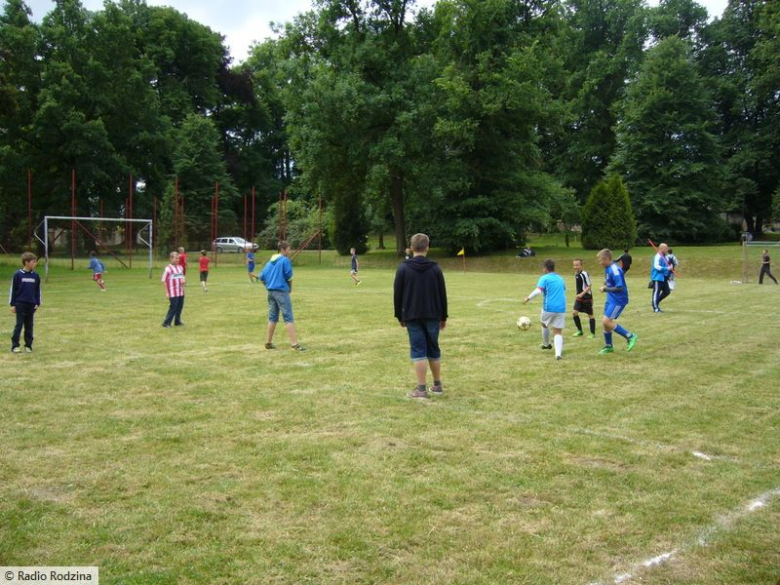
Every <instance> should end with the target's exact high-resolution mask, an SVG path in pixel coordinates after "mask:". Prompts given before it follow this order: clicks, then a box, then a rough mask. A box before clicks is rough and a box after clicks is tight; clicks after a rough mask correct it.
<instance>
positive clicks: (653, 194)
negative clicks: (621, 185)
mask: <svg viewBox="0 0 780 585" xmlns="http://www.w3.org/2000/svg"><path fill="white" fill-rule="evenodd" d="M714 121H715V112H714V108H713V104H712V100H711V99H710V97H709V95H708V94H707V92H706V91H705V89H704V86H703V84H702V82H701V80H700V79H699V76H698V74H697V72H696V66H695V63H694V62H693V60H692V57H691V50H690V46H689V44H688V43H686V42H685V41H683V40H680V39H678V38H677V37H670V38H668V39H664V40H663V41H661V42H660V43H659V44H658V45H657V46H655V47H653V48H652V49H650V50H649V51H648V54H647V56H646V58H645V61H644V63H643V64H642V67H641V69H640V71H639V74H638V76H637V78H636V80H635V81H634V82H633V83H632V84H631V85H630V87H629V89H628V94H627V96H626V100H625V103H624V106H623V116H622V118H621V120H620V123H619V124H618V129H617V135H618V149H617V152H616V153H615V157H614V160H613V164H612V168H613V169H614V170H616V171H618V172H620V173H621V174H622V175H623V176H624V177H625V179H626V183H627V185H628V188H629V191H630V192H631V196H632V202H633V208H634V211H635V212H636V214H637V219H638V222H639V230H640V233H642V235H647V236H651V237H654V238H663V239H672V240H677V241H680V242H701V241H713V240H718V239H720V238H722V237H725V234H726V227H725V224H724V222H723V220H721V219H720V217H719V214H720V213H721V212H722V211H723V210H724V202H723V199H722V197H721V191H720V189H721V183H720V167H719V157H718V155H719V152H718V144H717V139H716V137H715V136H714V135H713V133H712V128H713V123H714Z"/></svg>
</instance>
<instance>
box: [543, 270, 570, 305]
mask: <svg viewBox="0 0 780 585" xmlns="http://www.w3.org/2000/svg"><path fill="white" fill-rule="evenodd" d="M536 287H537V288H538V289H540V290H541V291H542V292H543V293H544V302H543V303H542V310H543V311H547V312H548V313H565V312H566V283H565V282H564V281H563V278H561V276H560V275H558V274H556V273H555V272H549V273H547V274H544V275H542V276H541V277H540V278H539V282H537V283H536Z"/></svg>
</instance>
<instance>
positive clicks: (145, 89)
mask: <svg viewBox="0 0 780 585" xmlns="http://www.w3.org/2000/svg"><path fill="white" fill-rule="evenodd" d="M778 39H780V8H778V3H777V2H771V1H769V0H730V2H729V5H728V7H727V9H726V11H725V13H724V14H723V16H722V17H721V18H717V19H714V20H712V21H710V22H708V20H707V13H706V10H705V9H704V8H702V7H701V6H700V5H698V4H697V3H696V2H694V1H693V0H665V1H662V2H661V3H660V5H659V6H658V7H654V8H650V7H648V6H647V4H646V3H645V2H643V0H598V1H597V0H524V1H522V2H518V1H517V0H440V1H439V2H438V4H436V5H435V7H434V8H432V9H420V10H417V9H416V8H415V6H414V3H413V2H409V1H408V0H318V1H317V2H316V3H315V4H314V8H313V9H312V10H311V11H310V12H307V13H304V14H301V15H299V16H298V17H296V18H295V19H294V21H293V22H291V23H288V24H287V25H285V27H284V29H283V30H281V31H280V36H279V38H278V39H275V40H270V41H265V42H263V43H260V44H258V45H256V46H255V47H254V49H253V51H252V54H251V55H250V57H249V58H248V60H247V61H246V63H243V64H240V65H233V64H232V62H231V58H230V56H229V54H228V52H227V49H226V48H225V45H224V42H223V39H222V37H221V36H220V35H219V34H218V33H216V32H214V31H212V30H211V29H209V28H208V27H207V26H205V25H204V24H201V23H198V22H195V21H193V20H191V19H189V18H188V17H187V16H185V15H183V14H181V13H179V12H177V11H176V10H173V9H171V8H163V7H154V6H148V5H146V4H145V2H144V1H143V0H123V1H121V2H111V1H108V2H106V3H105V5H104V7H103V9H102V10H100V11H97V12H90V11H88V10H85V9H84V8H83V7H82V5H81V4H80V3H79V1H78V0H61V1H58V2H56V3H55V5H54V7H53V8H52V10H51V12H50V13H49V14H47V15H46V16H45V18H43V20H42V22H40V23H35V22H33V21H32V20H31V15H30V11H29V9H28V7H27V5H26V4H25V3H24V1H23V0H6V2H5V3H4V7H3V12H2V14H0V114H1V115H0V244H3V245H4V246H5V247H9V246H11V247H14V248H18V247H21V246H22V245H24V244H25V243H26V241H27V236H28V234H27V221H26V219H27V201H26V194H27V186H28V185H27V177H28V172H29V175H30V176H31V177H32V191H33V208H32V214H33V221H34V222H35V223H37V221H38V219H40V218H41V217H42V216H43V215H44V214H49V215H51V214H68V213H69V212H70V194H71V177H72V172H73V171H75V176H76V185H75V190H76V199H77V202H78V213H79V214H84V215H87V214H88V215H93V216H95V215H97V214H98V213H100V212H101V211H102V212H103V213H104V214H105V215H107V216H122V215H123V214H125V213H126V212H127V210H126V199H127V197H128V190H129V189H128V177H130V176H132V177H133V179H134V181H135V182H136V183H135V185H134V188H135V199H134V207H135V209H134V213H133V215H134V216H135V217H149V216H151V213H152V208H153V207H156V208H157V209H158V211H159V217H160V218H161V222H162V225H161V229H160V232H161V233H162V235H163V236H164V238H167V240H170V239H171V233H172V226H171V225H168V224H170V223H171V218H172V216H173V208H172V205H173V192H174V185H175V183H176V181H177V180H178V182H179V186H180V190H181V195H182V196H183V198H184V202H185V207H186V215H185V217H186V230H187V240H189V242H187V243H191V244H193V245H197V246H205V244H206V240H207V239H208V237H209V236H210V228H211V218H210V213H211V205H210V201H211V195H212V194H213V193H214V191H215V185H216V184H217V183H218V184H219V189H220V215H219V231H220V234H221V235H225V234H226V233H228V232H230V233H231V234H233V233H237V232H238V231H239V227H240V226H241V225H242V218H243V213H244V209H243V196H245V195H246V194H248V193H249V192H250V190H251V189H252V188H253V187H255V188H256V189H257V193H258V199H257V209H258V222H257V225H258V231H260V229H262V227H263V226H267V225H270V224H272V223H273V222H275V221H276V218H275V215H274V214H275V213H277V209H278V207H275V206H273V205H272V203H273V202H274V201H276V200H277V198H278V195H279V193H280V191H281V190H282V189H284V188H288V187H289V188H290V193H291V194H292V195H291V197H293V198H294V200H295V201H298V202H299V203H300V204H301V206H302V208H305V209H315V208H317V209H318V208H319V206H318V201H319V200H320V198H322V200H323V201H324V204H325V207H326V209H327V214H326V217H327V218H328V221H327V222H326V223H327V225H326V229H327V231H328V236H329V241H330V242H331V243H332V244H333V245H334V246H336V248H337V249H338V250H339V251H341V252H345V251H346V250H348V249H349V247H352V246H355V247H357V248H358V249H359V250H362V249H363V248H364V247H365V245H366V241H367V237H366V236H367V234H368V232H369V231H370V230H378V231H381V232H384V233H385V234H392V235H393V238H394V247H395V249H396V251H397V252H398V253H399V254H400V253H401V252H402V251H403V249H404V248H405V247H406V244H407V241H408V238H409V236H410V235H411V234H412V233H414V232H417V231H425V232H428V233H430V234H431V236H432V238H433V242H434V245H437V246H443V247H446V248H449V249H451V250H457V249H460V247H461V246H465V247H466V248H467V249H468V250H470V251H472V252H480V251H488V250H491V249H496V248H503V247H509V246H513V245H517V244H518V243H521V242H522V240H523V238H524V233H525V232H526V231H527V230H529V229H540V228H541V229H548V228H550V227H551V226H552V227H554V228H561V227H562V228H563V229H564V230H566V231H568V230H570V229H571V227H572V226H573V224H574V223H576V222H578V221H579V206H580V204H582V203H583V202H584V201H585V199H586V197H587V195H588V194H589V193H591V191H592V190H593V188H594V186H595V185H597V184H598V183H599V182H600V181H602V180H604V178H605V175H606V173H608V172H609V173H612V172H616V173H618V174H620V176H621V177H622V178H623V179H624V180H625V183H626V185H627V186H628V191H629V192H630V194H631V203H632V205H633V209H634V212H635V214H636V221H637V227H638V231H639V236H650V237H659V238H663V239H669V240H673V241H686V242H701V241H715V240H719V239H724V238H727V237H729V234H730V233H733V232H730V230H729V229H727V226H726V224H725V219H724V218H725V217H726V214H727V213H730V214H731V215H730V216H729V217H735V216H739V215H742V216H743V217H744V220H745V221H746V224H747V227H748V229H750V230H751V231H759V230H761V228H762V227H763V224H764V223H765V222H766V221H769V220H770V219H771V218H773V216H774V218H775V219H776V210H773V207H772V204H773V195H774V194H775V193H776V192H777V190H778V188H779V187H780V133H778V130H777V129H778V128H780V100H778V97H777V96H778V95H780V74H778V67H777V62H778V58H779V57H780V40H778ZM316 215H317V216H319V213H317V214H316ZM586 215H587V214H586ZM310 227H313V226H310ZM306 229H309V228H306ZM316 229H319V226H317V228H316ZM316 229H315V230H313V231H316ZM585 231H586V232H587V230H585ZM265 235H266V237H268V234H267V233H266V234H265ZM167 240H166V243H167Z"/></svg>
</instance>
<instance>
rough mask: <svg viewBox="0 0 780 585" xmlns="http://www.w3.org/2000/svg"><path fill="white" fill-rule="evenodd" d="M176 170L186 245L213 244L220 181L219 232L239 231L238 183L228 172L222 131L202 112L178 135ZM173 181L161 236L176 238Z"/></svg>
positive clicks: (167, 240)
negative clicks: (214, 200)
mask: <svg viewBox="0 0 780 585" xmlns="http://www.w3.org/2000/svg"><path fill="white" fill-rule="evenodd" d="M175 142H176V149H175V150H174V152H173V170H174V173H175V175H176V176H177V177H178V180H179V197H181V198H182V199H183V200H184V218H185V228H186V237H187V241H186V245H188V246H190V247H197V248H209V247H210V241H209V238H210V235H211V231H210V228H211V201H212V197H213V196H214V193H215V191H216V184H217V183H218V184H219V209H220V213H219V218H218V224H219V225H218V228H219V230H220V233H237V231H236V230H237V229H238V221H237V216H236V213H235V211H233V210H234V209H235V207H236V205H235V202H236V199H237V198H238V194H237V192H236V188H235V185H234V184H233V181H232V179H231V177H230V175H229V174H228V172H227V169H226V167H225V161H224V160H223V158H222V152H221V150H220V137H219V132H218V130H217V128H216V126H215V124H214V122H213V121H211V120H210V119H208V118H206V117H204V116H201V115H199V114H190V115H188V116H187V117H186V118H185V119H184V121H183V122H182V126H181V129H180V130H178V131H177V132H176V136H175ZM174 195H175V189H174V181H170V183H169V184H168V187H167V188H166V191H165V196H164V199H163V205H162V210H161V220H162V222H161V223H162V229H161V230H160V239H161V241H162V242H163V243H165V244H170V243H171V242H172V241H173V239H174V238H173V233H172V225H173V215H174Z"/></svg>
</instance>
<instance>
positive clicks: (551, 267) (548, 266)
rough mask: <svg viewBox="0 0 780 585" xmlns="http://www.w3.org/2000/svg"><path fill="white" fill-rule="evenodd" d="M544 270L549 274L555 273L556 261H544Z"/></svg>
mask: <svg viewBox="0 0 780 585" xmlns="http://www.w3.org/2000/svg"><path fill="white" fill-rule="evenodd" d="M544 269H545V270H546V271H547V272H555V261H554V260H551V259H550V258H548V259H547V260H545V261H544Z"/></svg>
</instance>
